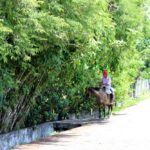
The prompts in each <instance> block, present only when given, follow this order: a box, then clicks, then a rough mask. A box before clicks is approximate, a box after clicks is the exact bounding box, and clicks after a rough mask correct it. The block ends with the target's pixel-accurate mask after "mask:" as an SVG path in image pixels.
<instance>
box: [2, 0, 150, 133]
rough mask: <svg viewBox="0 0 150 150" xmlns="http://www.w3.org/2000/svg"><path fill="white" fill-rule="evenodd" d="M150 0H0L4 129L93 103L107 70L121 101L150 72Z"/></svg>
mask: <svg viewBox="0 0 150 150" xmlns="http://www.w3.org/2000/svg"><path fill="white" fill-rule="evenodd" d="M149 6H150V3H149V2H148V0H92V1H91V0H1V1H0V74H1V75H0V79H1V80H0V133H4V132H8V131H11V130H14V129H18V128H20V127H24V126H30V125H34V124H37V123H41V122H45V121H49V120H54V119H63V118H64V117H66V116H67V114H68V113H76V114H79V113H80V112H81V111H83V110H89V109H90V108H91V107H94V106H93V105H92V104H90V103H91V102H90V101H86V100H85V99H84V92H85V88H86V87H88V86H97V85H98V82H99V79H100V77H101V71H102V69H103V68H104V67H105V68H107V69H108V70H109V72H110V75H111V77H112V80H113V86H114V87H115V89H116V96H117V100H118V101H122V100H124V98H125V97H126V96H128V95H129V91H131V89H130V87H131V85H132V84H133V83H134V82H135V80H136V79H137V78H138V77H141V76H143V77H145V78H148V77H150V74H149V73H150V59H149V58H150V18H149V16H148V9H149Z"/></svg>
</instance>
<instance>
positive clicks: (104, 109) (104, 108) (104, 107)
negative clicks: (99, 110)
mask: <svg viewBox="0 0 150 150" xmlns="http://www.w3.org/2000/svg"><path fill="white" fill-rule="evenodd" d="M103 115H104V118H105V117H106V106H105V105H103Z"/></svg>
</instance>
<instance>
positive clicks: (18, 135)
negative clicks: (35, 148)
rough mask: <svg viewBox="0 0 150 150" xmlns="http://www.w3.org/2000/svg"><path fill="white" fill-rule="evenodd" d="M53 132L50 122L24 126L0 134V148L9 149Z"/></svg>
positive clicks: (1, 149) (2, 149) (0, 149)
mask: <svg viewBox="0 0 150 150" xmlns="http://www.w3.org/2000/svg"><path fill="white" fill-rule="evenodd" d="M52 132H54V128H53V124H52V123H49V122H48V123H43V124H41V125H38V126H36V127H35V128H25V129H21V130H18V131H13V132H10V133H6V134H1V135H0V150H9V149H10V148H12V147H14V146H17V145H20V144H25V143H30V142H32V141H36V140H38V139H40V138H43V137H46V136H48V135H50V133H52Z"/></svg>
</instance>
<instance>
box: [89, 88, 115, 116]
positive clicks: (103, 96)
mask: <svg viewBox="0 0 150 150" xmlns="http://www.w3.org/2000/svg"><path fill="white" fill-rule="evenodd" d="M105 90H106V89H105V88H102V89H100V88H99V87H89V88H86V98H90V97H91V96H92V95H94V96H96V102H97V104H98V106H99V118H102V112H103V116H104V118H105V117H106V109H107V110H108V111H107V116H108V117H109V116H110V115H111V113H112V110H113V104H114V102H113V101H112V100H111V95H110V94H107V93H106V92H105ZM101 110H102V112H101Z"/></svg>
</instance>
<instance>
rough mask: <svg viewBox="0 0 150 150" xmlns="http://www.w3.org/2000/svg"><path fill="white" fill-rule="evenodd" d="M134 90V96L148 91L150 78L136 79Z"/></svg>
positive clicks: (149, 90) (149, 89)
mask: <svg viewBox="0 0 150 150" xmlns="http://www.w3.org/2000/svg"><path fill="white" fill-rule="evenodd" d="M134 91H135V92H134V96H135V97H138V96H140V95H142V94H144V93H146V92H150V80H148V79H143V80H137V82H136V84H135V89H134Z"/></svg>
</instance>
